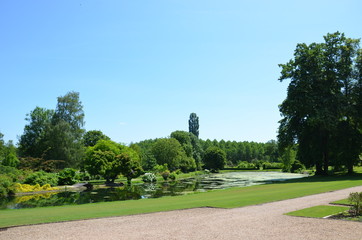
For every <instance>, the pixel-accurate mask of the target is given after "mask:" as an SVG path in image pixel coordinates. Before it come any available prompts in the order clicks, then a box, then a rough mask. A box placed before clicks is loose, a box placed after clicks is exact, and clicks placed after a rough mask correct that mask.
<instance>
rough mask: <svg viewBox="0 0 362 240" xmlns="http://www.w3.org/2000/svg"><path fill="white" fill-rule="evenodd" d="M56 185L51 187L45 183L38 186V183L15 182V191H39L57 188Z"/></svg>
mask: <svg viewBox="0 0 362 240" xmlns="http://www.w3.org/2000/svg"><path fill="white" fill-rule="evenodd" d="M58 189H59V188H57V187H51V186H50V184H45V185H43V186H40V185H39V184H35V185H30V184H20V183H15V191H16V192H40V191H51V190H58Z"/></svg>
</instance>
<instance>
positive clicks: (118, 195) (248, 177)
mask: <svg viewBox="0 0 362 240" xmlns="http://www.w3.org/2000/svg"><path fill="white" fill-rule="evenodd" d="M306 176H307V175H303V174H292V173H281V172H228V173H215V174H207V175H199V176H197V177H194V178H187V179H182V180H179V181H175V182H163V183H157V184H141V183H140V184H133V185H132V186H123V187H101V186H95V187H94V189H92V190H83V189H82V190H78V191H75V190H74V191H63V192H49V193H45V194H33V195H24V196H16V197H10V198H7V199H0V209H9V208H10V209H19V208H33V207H44V206H61V205H74V204H85V203H95V202H107V201H122V200H136V199H142V198H159V197H163V196H177V195H183V194H188V193H192V192H205V191H209V190H213V189H225V188H230V187H246V186H252V185H258V184H265V183H272V182H275V181H284V180H288V179H296V178H302V177H306Z"/></svg>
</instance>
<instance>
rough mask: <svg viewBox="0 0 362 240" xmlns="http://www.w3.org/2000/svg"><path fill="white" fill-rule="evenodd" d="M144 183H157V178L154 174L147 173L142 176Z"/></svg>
mask: <svg viewBox="0 0 362 240" xmlns="http://www.w3.org/2000/svg"><path fill="white" fill-rule="evenodd" d="M142 181H144V182H147V183H153V182H157V178H156V175H155V174H154V173H145V174H144V175H143V176H142Z"/></svg>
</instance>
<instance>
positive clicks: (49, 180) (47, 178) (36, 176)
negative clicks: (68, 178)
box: [24, 171, 58, 186]
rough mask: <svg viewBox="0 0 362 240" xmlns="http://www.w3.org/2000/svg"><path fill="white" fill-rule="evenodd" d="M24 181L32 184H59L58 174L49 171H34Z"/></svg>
mask: <svg viewBox="0 0 362 240" xmlns="http://www.w3.org/2000/svg"><path fill="white" fill-rule="evenodd" d="M24 183H26V184H30V185H35V184H39V185H45V184H49V185H50V186H56V185H57V184H58V176H57V174H56V173H47V172H44V171H39V172H34V173H31V174H30V175H29V176H28V177H27V178H26V179H25V181H24Z"/></svg>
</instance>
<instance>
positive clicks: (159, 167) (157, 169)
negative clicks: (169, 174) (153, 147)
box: [153, 163, 168, 173]
mask: <svg viewBox="0 0 362 240" xmlns="http://www.w3.org/2000/svg"><path fill="white" fill-rule="evenodd" d="M166 170H168V166H167V163H165V164H163V165H158V164H157V165H156V166H154V168H153V172H155V173H161V172H164V171H166Z"/></svg>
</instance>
